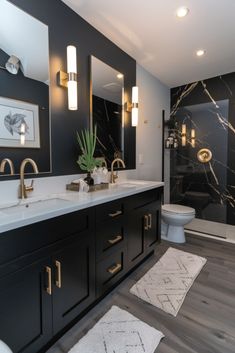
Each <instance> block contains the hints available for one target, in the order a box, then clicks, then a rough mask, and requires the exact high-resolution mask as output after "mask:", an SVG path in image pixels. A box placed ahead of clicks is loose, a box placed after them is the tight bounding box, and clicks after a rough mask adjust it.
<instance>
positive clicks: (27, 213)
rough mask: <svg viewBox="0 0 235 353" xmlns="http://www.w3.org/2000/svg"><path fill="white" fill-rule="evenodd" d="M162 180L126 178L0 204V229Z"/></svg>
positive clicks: (156, 184)
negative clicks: (92, 188) (97, 186)
mask: <svg viewBox="0 0 235 353" xmlns="http://www.w3.org/2000/svg"><path fill="white" fill-rule="evenodd" d="M163 185H164V183H163V182H155V181H142V180H126V181H123V182H121V183H118V184H114V185H110V188H109V189H106V190H100V191H95V192H90V193H84V192H74V191H66V192H64V193H60V194H51V195H45V196H42V197H37V198H28V199H26V200H22V201H19V202H18V203H14V204H12V203H11V204H5V205H2V206H1V205H0V233H4V232H6V231H8V230H12V229H16V228H20V227H23V226H26V225H29V224H33V223H37V222H40V221H44V220H46V219H50V218H54V217H57V216H61V215H63V214H66V213H71V212H75V211H78V210H82V209H85V208H88V207H92V206H95V205H99V204H102V203H105V202H109V201H113V200H116V199H119V198H123V197H126V196H131V195H134V194H137V193H140V192H144V191H148V190H151V189H155V188H158V187H161V186H163Z"/></svg>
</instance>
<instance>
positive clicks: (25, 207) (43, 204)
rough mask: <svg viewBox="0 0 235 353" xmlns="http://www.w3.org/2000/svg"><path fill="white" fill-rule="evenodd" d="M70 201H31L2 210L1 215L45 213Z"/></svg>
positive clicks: (58, 199)
mask: <svg viewBox="0 0 235 353" xmlns="http://www.w3.org/2000/svg"><path fill="white" fill-rule="evenodd" d="M68 202H69V200H64V199H60V198H54V199H47V200H38V201H33V202H32V201H31V202H30V201H29V202H24V203H23V204H19V205H15V206H10V207H8V208H5V209H2V210H1V211H0V215H1V214H2V215H3V214H4V215H13V214H17V213H22V212H23V213H25V212H27V213H28V212H35V211H36V212H37V211H39V212H40V211H45V210H50V209H51V208H54V207H56V208H57V207H63V206H65V205H66V204H68Z"/></svg>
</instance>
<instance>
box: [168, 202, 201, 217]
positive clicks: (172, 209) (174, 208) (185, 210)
mask: <svg viewBox="0 0 235 353" xmlns="http://www.w3.org/2000/svg"><path fill="white" fill-rule="evenodd" d="M162 210H163V211H164V212H167V213H178V214H182V215H183V214H194V213H195V210H194V208H192V207H188V206H182V205H176V204H166V205H162Z"/></svg>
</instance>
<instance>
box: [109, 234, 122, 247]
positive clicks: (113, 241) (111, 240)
mask: <svg viewBox="0 0 235 353" xmlns="http://www.w3.org/2000/svg"><path fill="white" fill-rule="evenodd" d="M120 240H122V236H121V235H117V236H116V238H114V239H109V240H108V242H109V244H112V245H114V244H116V243H118V242H119V241H120Z"/></svg>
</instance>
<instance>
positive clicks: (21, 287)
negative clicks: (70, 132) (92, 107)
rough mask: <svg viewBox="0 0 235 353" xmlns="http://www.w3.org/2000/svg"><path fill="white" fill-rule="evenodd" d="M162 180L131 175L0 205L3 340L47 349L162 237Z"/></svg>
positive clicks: (26, 351) (25, 349) (19, 347)
mask: <svg viewBox="0 0 235 353" xmlns="http://www.w3.org/2000/svg"><path fill="white" fill-rule="evenodd" d="M162 189H163V183H161V182H147V181H140V180H139V181H135V180H127V181H125V182H120V183H117V184H113V185H110V187H109V189H107V190H103V191H97V192H93V193H82V192H72V191H67V192H64V193H62V194H54V195H50V196H48V197H46V196H45V197H42V198H37V199H34V198H29V199H25V200H22V201H19V202H18V204H11V205H7V206H6V207H3V208H1V209H0V288H2V289H3V290H1V292H0V303H1V320H0V332H1V337H0V338H1V340H3V341H4V342H6V343H7V344H8V345H9V347H10V348H11V349H12V351H13V352H15V353H19V352H21V353H32V352H35V353H36V352H39V351H43V349H45V347H46V346H47V345H50V344H51V343H52V342H53V340H55V339H57V338H58V337H59V335H61V334H62V333H63V332H64V331H65V330H66V329H68V327H70V326H71V325H72V324H73V323H74V322H75V321H76V320H78V318H79V317H81V316H82V315H84V313H85V311H86V310H87V309H88V308H89V307H91V306H92V305H94V304H95V303H97V302H98V301H99V300H100V299H101V298H102V297H103V296H104V295H105V294H106V293H107V292H108V291H110V290H111V289H112V288H113V287H114V286H115V285H116V284H117V283H118V282H119V281H120V280H121V279H122V278H123V277H124V276H125V275H126V274H127V273H128V272H129V271H131V270H132V269H133V268H134V267H135V266H137V265H138V264H139V263H140V262H141V261H142V260H143V259H144V258H146V257H147V256H148V255H149V254H150V253H152V252H153V251H154V249H155V247H156V245H157V244H158V242H159V241H160V214H161V197H162Z"/></svg>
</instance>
